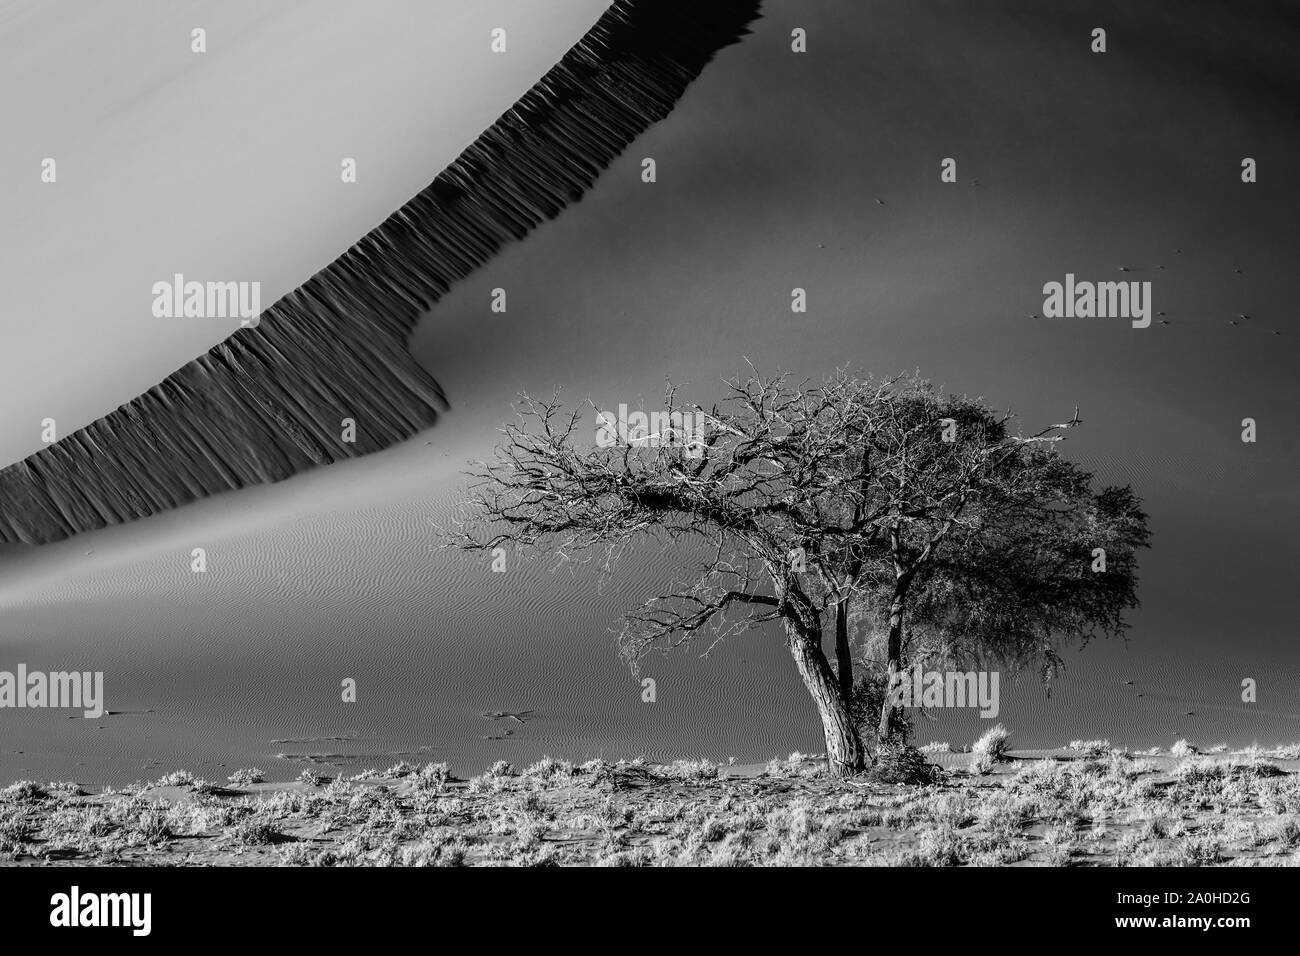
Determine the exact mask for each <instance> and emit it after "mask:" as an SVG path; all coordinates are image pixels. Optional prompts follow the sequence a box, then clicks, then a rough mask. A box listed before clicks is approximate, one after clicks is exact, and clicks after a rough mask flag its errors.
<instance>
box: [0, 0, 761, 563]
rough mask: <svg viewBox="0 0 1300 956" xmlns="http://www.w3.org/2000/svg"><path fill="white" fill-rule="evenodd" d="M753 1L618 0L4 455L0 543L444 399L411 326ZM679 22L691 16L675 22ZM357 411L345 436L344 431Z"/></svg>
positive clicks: (131, 505) (269, 475) (118, 515)
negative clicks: (537, 74) (224, 328)
mask: <svg viewBox="0 0 1300 956" xmlns="http://www.w3.org/2000/svg"><path fill="white" fill-rule="evenodd" d="M758 5H759V0H718V2H715V3H711V4H709V5H708V6H707V7H706V8H698V7H696V6H692V5H688V4H687V3H686V2H684V0H615V2H614V3H613V4H612V5H611V6H610V8H609V9H608V10H607V11H606V12H605V13H604V14H603V15H602V16H601V18H600V19H599V20H598V21H597V22H596V24H595V25H594V26H593V27H592V28H591V30H589V31H588V32H587V34H586V35H585V36H584V37H583V38H582V39H581V40H580V41H579V42H578V43H577V44H575V45H574V46H573V47H572V48H571V49H570V50H569V52H568V53H566V54H565V55H564V57H563V58H562V59H561V60H560V62H559V63H558V64H557V65H556V66H554V67H553V68H552V69H551V70H550V71H549V72H548V73H547V74H546V75H545V76H544V77H543V78H542V79H541V80H539V81H538V82H537V83H536V84H535V85H534V86H533V88H532V89H530V90H529V91H528V92H527V93H526V94H525V95H524V96H523V97H522V98H521V99H520V100H519V101H518V102H517V103H515V105H514V106H513V107H512V108H511V109H510V110H508V111H507V112H506V113H504V114H503V115H502V116H501V117H500V118H499V119H498V120H497V121H496V122H495V123H494V124H492V126H490V127H489V128H488V129H487V130H486V131H484V133H483V134H481V135H480V136H479V138H478V139H477V140H476V141H475V142H474V143H473V144H471V145H470V146H469V147H468V148H467V149H466V150H465V151H464V152H463V153H462V154H461V155H460V156H459V157H458V158H457V159H456V160H455V161H454V162H453V163H452V164H451V165H450V166H448V167H447V169H445V170H444V171H443V172H442V173H441V174H439V175H438V176H437V177H436V178H435V179H434V180H433V182H432V183H431V184H430V185H429V186H427V187H426V188H425V189H423V190H422V191H421V192H420V193H418V194H417V195H416V196H415V197H414V198H413V199H411V200H410V201H408V202H407V203H406V204H405V205H404V206H402V207H401V208H400V209H399V210H398V211H397V212H395V213H393V214H392V215H390V216H389V217H388V218H387V219H386V220H384V222H383V223H381V224H380V225H379V226H377V227H376V228H375V229H373V230H372V231H371V232H369V233H368V234H367V235H366V236H365V237H364V238H362V239H361V240H360V241H359V242H358V243H356V244H355V245H354V246H352V247H351V248H350V249H348V250H347V251H346V252H345V253H344V254H343V255H341V256H340V257H339V258H338V259H336V260H335V261H334V262H333V263H331V264H330V265H329V266H327V267H326V268H325V269H323V270H321V271H320V272H318V273H317V274H316V275H314V276H313V277H312V278H310V279H309V280H308V281H307V282H305V283H304V284H303V285H302V286H300V287H298V288H297V289H295V290H294V291H292V292H290V293H289V294H287V295H285V296H284V297H282V298H281V299H279V300H278V301H277V302H275V303H274V304H273V305H271V306H270V307H269V308H267V309H266V310H265V311H263V313H262V314H261V317H260V320H259V322H258V323H257V325H256V326H255V327H249V328H244V329H240V330H238V331H237V332H235V333H234V334H233V335H232V336H230V337H229V338H228V339H226V340H225V341H223V342H221V343H220V344H219V345H217V346H215V347H214V348H212V349H210V350H209V351H208V352H207V353H206V354H204V355H202V356H200V357H199V358H197V359H195V360H194V361H192V362H189V363H188V364H186V365H185V366H183V367H182V368H180V369H179V370H177V371H176V372H173V373H172V374H171V375H169V376H168V377H167V378H166V379H165V380H163V381H162V382H161V383H160V384H158V385H156V386H154V387H153V388H151V389H150V390H149V391H147V392H145V393H144V394H143V395H140V396H139V397H137V398H135V399H133V400H132V401H130V402H128V403H127V404H125V405H123V406H121V407H119V408H118V409H117V410H116V411H114V412H111V413H110V414H108V415H106V416H105V417H103V418H101V419H99V420H97V421H95V422H93V423H92V424H90V425H88V426H86V427H85V428H82V429H80V430H79V431H77V432H74V433H73V434H71V435H69V436H67V437H66V438H64V439H62V440H60V441H58V442H56V443H54V444H52V445H51V446H50V447H48V448H45V449H42V450H41V451H39V452H36V453H35V454H33V455H31V456H29V457H28V458H26V459H24V460H23V461H21V462H18V463H16V464H13V465H10V466H8V467H6V468H4V469H0V543H10V544H12V543H23V544H41V543H45V542H48V541H54V540H58V539H61V538H65V537H68V536H70V535H74V534H77V533H80V532H83V531H89V530H92V529H96V528H102V527H104V526H106V525H110V524H118V523H122V522H127V521H132V520H136V519H138V518H142V517H147V516H149V515H152V514H155V513H157V512H159V511H163V510H166V509H170V508H175V507H178V506H180V505H183V504H185V503H187V502H190V501H194V500H197V499H200V498H203V497H206V496H209V495H213V494H217V493H219V492H222V491H226V490H230V489H235V488H240V487H244V486H246V485H250V484H258V483H264V482H274V481H280V480H282V479H284V478H287V477H290V476H291V475H293V474H296V473H298V472H300V471H303V470H305V469H308V468H312V467H315V466H317V465H323V464H330V463H332V462H334V461H337V460H340V459H344V458H350V457H357V456H360V455H365V454H369V453H371V452H373V451H377V450H379V449H381V448H385V447H388V446H389V445H392V444H394V443H396V442H400V441H403V440H405V439H407V438H410V437H411V436H412V435H414V434H416V433H418V432H419V431H421V430H423V429H425V428H427V427H429V426H431V425H433V424H434V422H435V421H436V420H437V417H438V415H439V414H440V412H441V411H443V410H445V408H446V407H447V406H446V399H445V396H444V395H443V392H442V389H441V388H440V387H439V386H438V384H437V382H436V381H435V380H434V379H433V378H432V376H430V374H429V373H428V372H427V371H426V370H425V369H424V368H423V367H422V366H420V365H419V364H418V363H417V362H416V361H415V359H414V358H413V357H412V356H411V355H410V353H409V352H408V350H407V347H406V346H407V339H408V337H409V335H410V333H411V331H412V330H413V328H414V326H415V324H416V322H417V320H418V319H419V317H420V316H421V314H422V313H424V312H426V311H427V310H428V309H429V308H430V307H431V306H432V305H433V304H434V303H435V302H436V301H437V300H438V299H439V298H440V297H441V296H442V295H443V294H444V293H446V292H447V290H448V289H449V288H450V287H451V286H452V284H453V283H454V282H456V281H457V280H459V279H462V278H464V277H465V276H467V275H469V274H470V273H471V272H472V271H473V270H474V269H476V268H478V267H479V266H481V265H482V264H483V263H485V262H486V261H487V260H488V259H490V258H491V257H492V256H493V255H494V254H495V253H496V252H497V251H498V250H499V249H500V248H501V247H502V246H503V245H505V244H506V243H508V242H509V241H511V240H512V239H521V238H523V237H524V236H525V235H527V233H528V232H529V231H530V230H531V229H533V228H534V227H535V226H537V225H539V224H540V223H542V222H543V221H545V220H547V219H550V218H553V217H554V216H556V215H557V214H558V213H559V212H560V211H561V210H562V209H563V208H565V206H566V205H568V204H569V203H571V202H575V201H577V200H578V199H579V198H581V196H582V194H583V193H584V192H585V191H586V189H588V188H589V187H590V186H591V185H592V184H593V183H594V182H595V180H596V177H597V176H598V175H599V173H600V171H601V170H602V169H603V168H605V167H606V166H607V165H608V164H609V163H610V162H611V161H612V160H613V159H614V158H615V157H616V156H618V155H619V154H620V153H621V152H622V151H623V149H624V148H626V146H627V145H628V144H629V143H630V142H631V141H632V139H634V138H635V137H636V136H637V135H639V134H640V133H641V132H643V131H644V130H645V129H646V128H648V127H649V126H650V125H651V124H653V123H655V122H657V121H659V120H661V119H663V118H664V117H665V116H667V115H668V113H669V112H670V111H671V109H672V108H673V106H674V104H675V103H676V102H677V100H678V99H679V98H680V97H681V95H682V94H683V93H684V92H685V89H686V87H687V86H688V85H689V84H690V83H691V81H692V80H694V79H695V77H697V76H698V75H699V73H700V72H701V71H702V70H703V68H704V66H705V65H706V64H707V63H708V62H709V60H710V59H712V57H713V56H714V54H716V52H717V51H718V50H719V49H721V48H722V47H724V46H726V45H728V44H731V43H734V42H736V41H737V40H739V39H740V38H741V37H742V36H744V35H745V34H746V33H747V32H748V30H747V25H748V24H749V23H750V22H751V21H752V20H753V19H754V18H755V17H756V16H757V15H758ZM685 24H689V26H685ZM344 418H351V419H354V420H355V421H356V424H357V427H356V436H355V442H353V443H348V442H345V441H343V440H342V439H341V434H342V419H344Z"/></svg>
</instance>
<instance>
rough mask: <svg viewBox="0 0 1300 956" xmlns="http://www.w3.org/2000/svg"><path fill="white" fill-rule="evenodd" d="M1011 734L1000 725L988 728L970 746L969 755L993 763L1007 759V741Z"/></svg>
mask: <svg viewBox="0 0 1300 956" xmlns="http://www.w3.org/2000/svg"><path fill="white" fill-rule="evenodd" d="M1010 736H1011V734H1010V733H1009V732H1008V731H1007V728H1005V727H1003V726H1002V725H1001V724H997V725H996V726H994V727H990V728H989V729H988V730H987V731H985V732H984V735H983V736H982V737H980V739H979V740H977V741H975V743H974V744H973V745H972V746H971V753H973V754H974V755H975V756H976V758H980V757H984V758H987V759H988V760H989V761H991V762H993V763H997V762H998V761H1001V760H1005V759H1006V757H1007V740H1008V739H1009V738H1010Z"/></svg>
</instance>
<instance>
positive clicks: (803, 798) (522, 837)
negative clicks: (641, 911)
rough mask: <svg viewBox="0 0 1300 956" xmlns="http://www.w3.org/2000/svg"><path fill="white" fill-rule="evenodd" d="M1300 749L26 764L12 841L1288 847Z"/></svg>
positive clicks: (156, 857)
mask: <svg viewBox="0 0 1300 956" xmlns="http://www.w3.org/2000/svg"><path fill="white" fill-rule="evenodd" d="M1289 755H1290V756H1293V757H1294V756H1296V754H1295V752H1294V751H1293V752H1291V753H1290V754H1289ZM958 762H960V761H958ZM940 763H943V764H947V763H952V761H951V760H943V761H940ZM1298 767H1300V761H1297V760H1295V759H1292V760H1272V759H1268V758H1266V757H1262V756H1261V755H1259V754H1246V755H1243V754H1232V755H1220V756H1216V757H1197V756H1191V757H1184V758H1173V757H1170V756H1169V755H1163V756H1160V757H1157V758H1154V759H1147V758H1136V759H1135V758H1134V757H1133V756H1131V755H1128V754H1124V753H1122V752H1119V751H1116V752H1113V753H1108V752H1106V751H1104V750H1101V749H1099V750H1097V751H1096V752H1094V753H1093V754H1091V755H1085V754H1082V753H1080V752H1077V751H1075V752H1069V753H1059V754H1056V755H1054V756H1052V757H1045V756H1043V755H1039V754H1024V753H1014V752H1013V753H1010V754H1007V755H1006V758H1005V759H1004V760H1002V761H1000V762H999V763H997V764H996V765H995V766H994V768H993V769H992V770H991V771H990V772H988V773H984V774H982V775H978V776H973V775H969V774H968V773H966V772H965V771H964V770H961V769H953V770H949V771H944V770H940V771H939V774H938V778H937V779H936V780H935V781H934V782H932V783H929V784H924V785H905V784H886V783H878V782H871V781H869V780H866V779H849V780H839V781H836V780H830V779H827V778H826V776H825V773H824V767H823V766H822V762H821V761H820V760H818V759H817V758H815V757H808V756H804V755H799V754H792V755H791V756H790V757H789V758H787V759H784V760H782V759H774V760H772V761H771V762H769V763H768V764H767V765H754V766H737V765H733V766H718V765H713V764H709V763H707V762H678V763H674V764H671V765H659V764H648V763H645V762H644V761H642V760H636V761H630V762H629V761H618V762H615V763H612V764H611V763H605V762H604V761H592V762H590V763H587V764H584V765H582V766H578V767H575V766H573V765H572V764H567V763H563V762H560V761H554V760H550V759H549V758H548V759H545V760H543V761H541V762H539V763H538V764H536V765H534V766H532V767H529V768H525V769H524V770H522V771H518V770H516V769H515V768H513V767H509V766H507V765H506V764H504V762H503V763H501V764H498V765H497V766H495V767H494V768H492V769H491V770H489V771H488V772H487V773H484V774H482V775H480V776H477V777H475V778H472V779H470V780H469V781H461V780H455V779H454V778H448V777H447V775H446V767H445V765H427V766H426V767H424V768H418V767H416V766H414V765H411V764H406V763H403V764H398V765H395V766H393V767H391V768H389V769H388V770H386V771H378V770H370V771H367V772H365V773H362V774H360V775H357V776H356V777H353V778H340V779H336V780H333V781H331V780H329V779H327V778H324V777H317V778H314V779H306V780H304V781H302V782H299V783H295V784H280V785H270V784H259V783H251V782H247V779H246V780H238V781H237V782H233V783H229V784H227V785H224V786H220V785H214V784H212V783H209V782H207V781H203V780H200V779H196V778H194V777H193V776H192V775H189V774H186V773H173V774H169V775H166V776H165V777H163V778H161V779H160V780H158V781H156V782H154V783H152V784H140V785H136V786H133V787H129V788H126V789H124V790H122V791H116V792H106V793H100V794H95V795H88V794H86V793H85V792H84V791H81V790H80V789H79V788H76V787H75V786H73V785H69V784H47V785H43V786H41V785H37V784H32V783H28V784H15V785H13V786H11V787H9V788H7V789H6V790H3V791H0V862H5V863H9V864H12V865H18V866H23V865H41V864H45V865H61V864H68V865H72V864H86V863H96V864H108V865H196V866H202V865H223V866H274V865H288V866H392V865H398V866H484V865H486V866H559V865H600V866H691V865H706V866H754V865H760V866H761V865H796V866H805V865H868V866H960V865H975V866H1002V865H1016V866H1034V865H1049V866H1067V865H1072V866H1079V865H1082V866H1123V865H1157V866H1188V865H1232V866H1259V865H1294V864H1295V863H1297V861H1298V858H1300V822H1298V819H1300V818H1298V817H1297V811H1300V775H1297V773H1296V770H1297V768H1298ZM248 779H255V778H253V777H250V778H248Z"/></svg>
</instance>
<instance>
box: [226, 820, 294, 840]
mask: <svg viewBox="0 0 1300 956" xmlns="http://www.w3.org/2000/svg"><path fill="white" fill-rule="evenodd" d="M227 835H228V836H229V837H230V838H231V839H232V840H234V841H235V843H237V844H239V845H240V846H269V845H270V844H272V843H277V842H279V841H280V840H282V839H284V835H283V834H282V833H280V831H279V830H277V829H276V828H275V827H273V826H271V824H270V823H268V822H267V821H265V820H259V819H257V818H256V817H249V818H247V819H244V820H241V821H240V822H239V823H237V824H235V825H234V826H233V827H231V828H230V830H229V831H228V833H227Z"/></svg>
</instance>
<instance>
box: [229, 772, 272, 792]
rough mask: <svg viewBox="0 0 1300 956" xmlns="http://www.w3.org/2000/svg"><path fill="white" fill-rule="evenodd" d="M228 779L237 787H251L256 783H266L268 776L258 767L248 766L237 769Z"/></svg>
mask: <svg viewBox="0 0 1300 956" xmlns="http://www.w3.org/2000/svg"><path fill="white" fill-rule="evenodd" d="M226 780H227V781H228V782H230V783H233V784H234V785H235V786H237V787H249V786H252V785H253V784H255V783H264V782H265V780H266V778H265V777H264V776H263V775H262V771H260V770H258V769H257V768H255V767H246V768H242V769H240V770H236V771H235V772H234V773H232V774H231V775H230V776H229V777H227V778H226Z"/></svg>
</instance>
